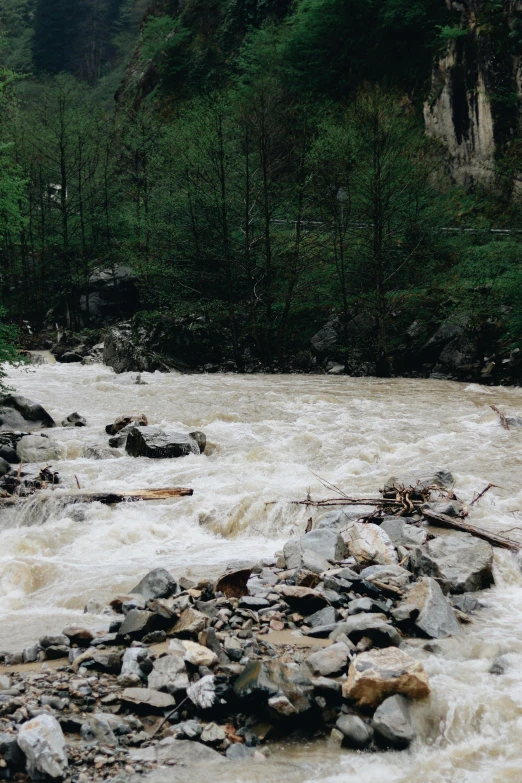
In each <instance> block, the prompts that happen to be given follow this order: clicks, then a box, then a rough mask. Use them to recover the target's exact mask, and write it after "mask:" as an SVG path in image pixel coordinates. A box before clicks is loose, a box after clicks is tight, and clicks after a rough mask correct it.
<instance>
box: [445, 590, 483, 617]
mask: <svg viewBox="0 0 522 783" xmlns="http://www.w3.org/2000/svg"><path fill="white" fill-rule="evenodd" d="M451 605H452V606H454V607H455V609H460V611H461V612H465V613H466V614H473V613H474V612H477V611H478V610H479V609H484V607H485V604H483V603H481V602H480V601H479V600H478V598H477V597H476V596H474V595H473V594H472V593H462V595H459V596H455V597H452V598H451Z"/></svg>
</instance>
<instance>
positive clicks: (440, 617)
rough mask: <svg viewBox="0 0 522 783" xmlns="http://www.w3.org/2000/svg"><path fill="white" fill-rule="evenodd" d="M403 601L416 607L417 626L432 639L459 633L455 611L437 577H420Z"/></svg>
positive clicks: (415, 621) (415, 619)
mask: <svg viewBox="0 0 522 783" xmlns="http://www.w3.org/2000/svg"><path fill="white" fill-rule="evenodd" d="M402 603H403V605H405V604H407V605H413V606H414V607H415V610H416V616H415V617H414V623H415V626H416V627H417V628H418V629H419V630H420V631H422V632H423V633H425V634H426V635H427V636H429V637H431V638H432V639H444V638H445V637H446V636H451V635H452V634H456V633H459V631H460V625H459V622H458V620H457V618H456V617H455V612H454V611H453V609H452V608H451V605H450V603H449V601H448V600H447V598H446V597H445V596H444V593H443V592H442V590H441V588H440V586H439V584H438V582H436V581H435V579H432V578H430V577H428V576H425V577H423V578H422V579H419V581H418V582H416V583H415V584H414V585H413V586H412V587H411V589H410V590H409V591H408V594H407V596H406V598H405V599H404V601H403V602H402Z"/></svg>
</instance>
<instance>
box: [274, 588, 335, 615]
mask: <svg viewBox="0 0 522 783" xmlns="http://www.w3.org/2000/svg"><path fill="white" fill-rule="evenodd" d="M273 591H274V592H275V593H278V594H279V595H280V596H281V598H284V600H285V601H286V602H287V603H288V604H289V605H290V606H291V607H292V608H295V609H296V610H297V611H298V612H301V613H302V614H304V615H309V614H312V612H316V611H318V610H319V609H322V608H323V607H324V606H327V605H328V604H329V601H328V598H326V596H325V595H324V594H323V593H320V592H319V591H318V590H312V589H311V588H309V587H300V586H299V585H296V586H294V585H276V586H275V587H274V588H273Z"/></svg>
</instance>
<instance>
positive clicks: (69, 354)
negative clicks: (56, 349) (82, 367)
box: [56, 351, 83, 364]
mask: <svg viewBox="0 0 522 783" xmlns="http://www.w3.org/2000/svg"><path fill="white" fill-rule="evenodd" d="M56 361H58V362H62V363H63V364H74V363H75V362H76V363H78V362H82V361H83V356H82V355H81V354H80V353H76V351H66V352H65V353H62V354H61V355H60V356H57V357H56Z"/></svg>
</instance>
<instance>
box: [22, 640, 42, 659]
mask: <svg viewBox="0 0 522 783" xmlns="http://www.w3.org/2000/svg"><path fill="white" fill-rule="evenodd" d="M40 650H41V647H40V645H39V644H33V645H30V646H29V647H24V650H23V652H22V659H23V662H24V663H34V662H35V661H37V660H38V653H39V652H40Z"/></svg>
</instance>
